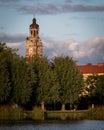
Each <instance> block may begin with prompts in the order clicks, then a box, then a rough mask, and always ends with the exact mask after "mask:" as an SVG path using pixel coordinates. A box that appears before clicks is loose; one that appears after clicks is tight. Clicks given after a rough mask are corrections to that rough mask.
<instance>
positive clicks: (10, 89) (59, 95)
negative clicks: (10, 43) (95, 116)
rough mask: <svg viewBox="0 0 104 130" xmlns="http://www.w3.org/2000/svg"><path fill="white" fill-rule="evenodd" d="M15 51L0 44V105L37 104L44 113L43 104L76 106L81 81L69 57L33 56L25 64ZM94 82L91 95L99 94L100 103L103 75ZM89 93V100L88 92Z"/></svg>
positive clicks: (81, 87)
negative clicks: (93, 89) (94, 87)
mask: <svg viewBox="0 0 104 130" xmlns="http://www.w3.org/2000/svg"><path fill="white" fill-rule="evenodd" d="M16 52H17V50H16V49H11V48H9V47H7V46H6V44H5V43H3V44H1V43H0V104H1V105H4V104H5V105H8V104H14V103H15V104H19V105H26V104H29V103H31V104H32V106H34V105H37V104H41V106H42V109H43V110H44V109H45V108H44V107H45V104H51V103H53V104H54V103H58V102H60V103H61V104H62V110H64V109H65V104H71V105H73V104H76V103H78V100H79V99H80V97H79V95H81V93H82V91H83V87H84V81H83V76H82V74H81V72H80V71H79V70H78V69H77V67H76V62H75V61H74V60H73V59H72V58H70V57H67V56H59V57H55V58H53V59H52V60H49V59H48V58H47V57H42V58H38V57H37V56H36V57H35V58H34V61H33V62H31V63H28V64H27V63H26V61H25V58H23V57H20V56H19V55H17V53H16ZM97 79H98V80H97V82H96V86H97V87H96V90H95V91H96V92H94V96H95V95H100V97H99V98H100V100H101V99H102V97H104V95H103V93H102V91H103V90H104V76H101V77H100V78H97ZM88 83H89V82H88ZM90 85H91V83H90ZM99 86H101V87H99ZM89 91H91V90H89ZM91 94H92V95H91V97H92V96H93V92H92V91H91Z"/></svg>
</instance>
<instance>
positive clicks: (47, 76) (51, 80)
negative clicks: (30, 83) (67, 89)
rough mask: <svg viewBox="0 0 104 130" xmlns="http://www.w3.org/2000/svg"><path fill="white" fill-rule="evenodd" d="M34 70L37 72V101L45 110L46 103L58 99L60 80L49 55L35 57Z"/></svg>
mask: <svg viewBox="0 0 104 130" xmlns="http://www.w3.org/2000/svg"><path fill="white" fill-rule="evenodd" d="M34 70H35V73H36V74H37V101H38V102H40V103H41V106H42V110H43V111H44V109H45V106H44V104H46V103H50V102H55V101H56V100H58V94H57V93H58V82H56V79H55V75H54V72H53V70H52V68H51V66H50V63H49V61H48V59H47V57H43V58H35V59H34ZM53 93H54V95H53Z"/></svg>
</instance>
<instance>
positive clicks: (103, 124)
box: [0, 120, 104, 130]
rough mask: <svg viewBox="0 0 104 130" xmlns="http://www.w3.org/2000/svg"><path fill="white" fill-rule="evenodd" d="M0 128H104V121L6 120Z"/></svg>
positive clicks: (90, 129)
mask: <svg viewBox="0 0 104 130" xmlns="http://www.w3.org/2000/svg"><path fill="white" fill-rule="evenodd" d="M0 130H104V121H95V120H82V121H55V120H54V121H41V122H35V121H19V122H14V121H9V122H7V121H5V122H0Z"/></svg>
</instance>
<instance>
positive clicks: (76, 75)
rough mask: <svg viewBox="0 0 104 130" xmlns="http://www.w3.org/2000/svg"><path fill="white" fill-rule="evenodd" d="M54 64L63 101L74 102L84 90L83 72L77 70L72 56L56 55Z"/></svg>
mask: <svg viewBox="0 0 104 130" xmlns="http://www.w3.org/2000/svg"><path fill="white" fill-rule="evenodd" d="M53 65H54V70H55V72H56V75H57V80H58V83H59V97H60V101H61V103H64V104H66V103H74V102H75V101H76V100H77V99H78V98H79V94H80V93H81V91H82V87H83V77H82V74H81V73H80V72H79V71H78V70H77V68H76V64H75V62H74V61H73V60H72V58H69V57H63V56H62V57H55V58H54V60H53Z"/></svg>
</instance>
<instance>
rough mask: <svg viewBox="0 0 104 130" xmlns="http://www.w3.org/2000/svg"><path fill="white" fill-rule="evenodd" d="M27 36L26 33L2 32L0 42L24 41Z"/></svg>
mask: <svg viewBox="0 0 104 130" xmlns="http://www.w3.org/2000/svg"><path fill="white" fill-rule="evenodd" d="M25 38H26V35H24V34H15V35H9V34H5V33H0V42H20V41H24V40H25Z"/></svg>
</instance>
